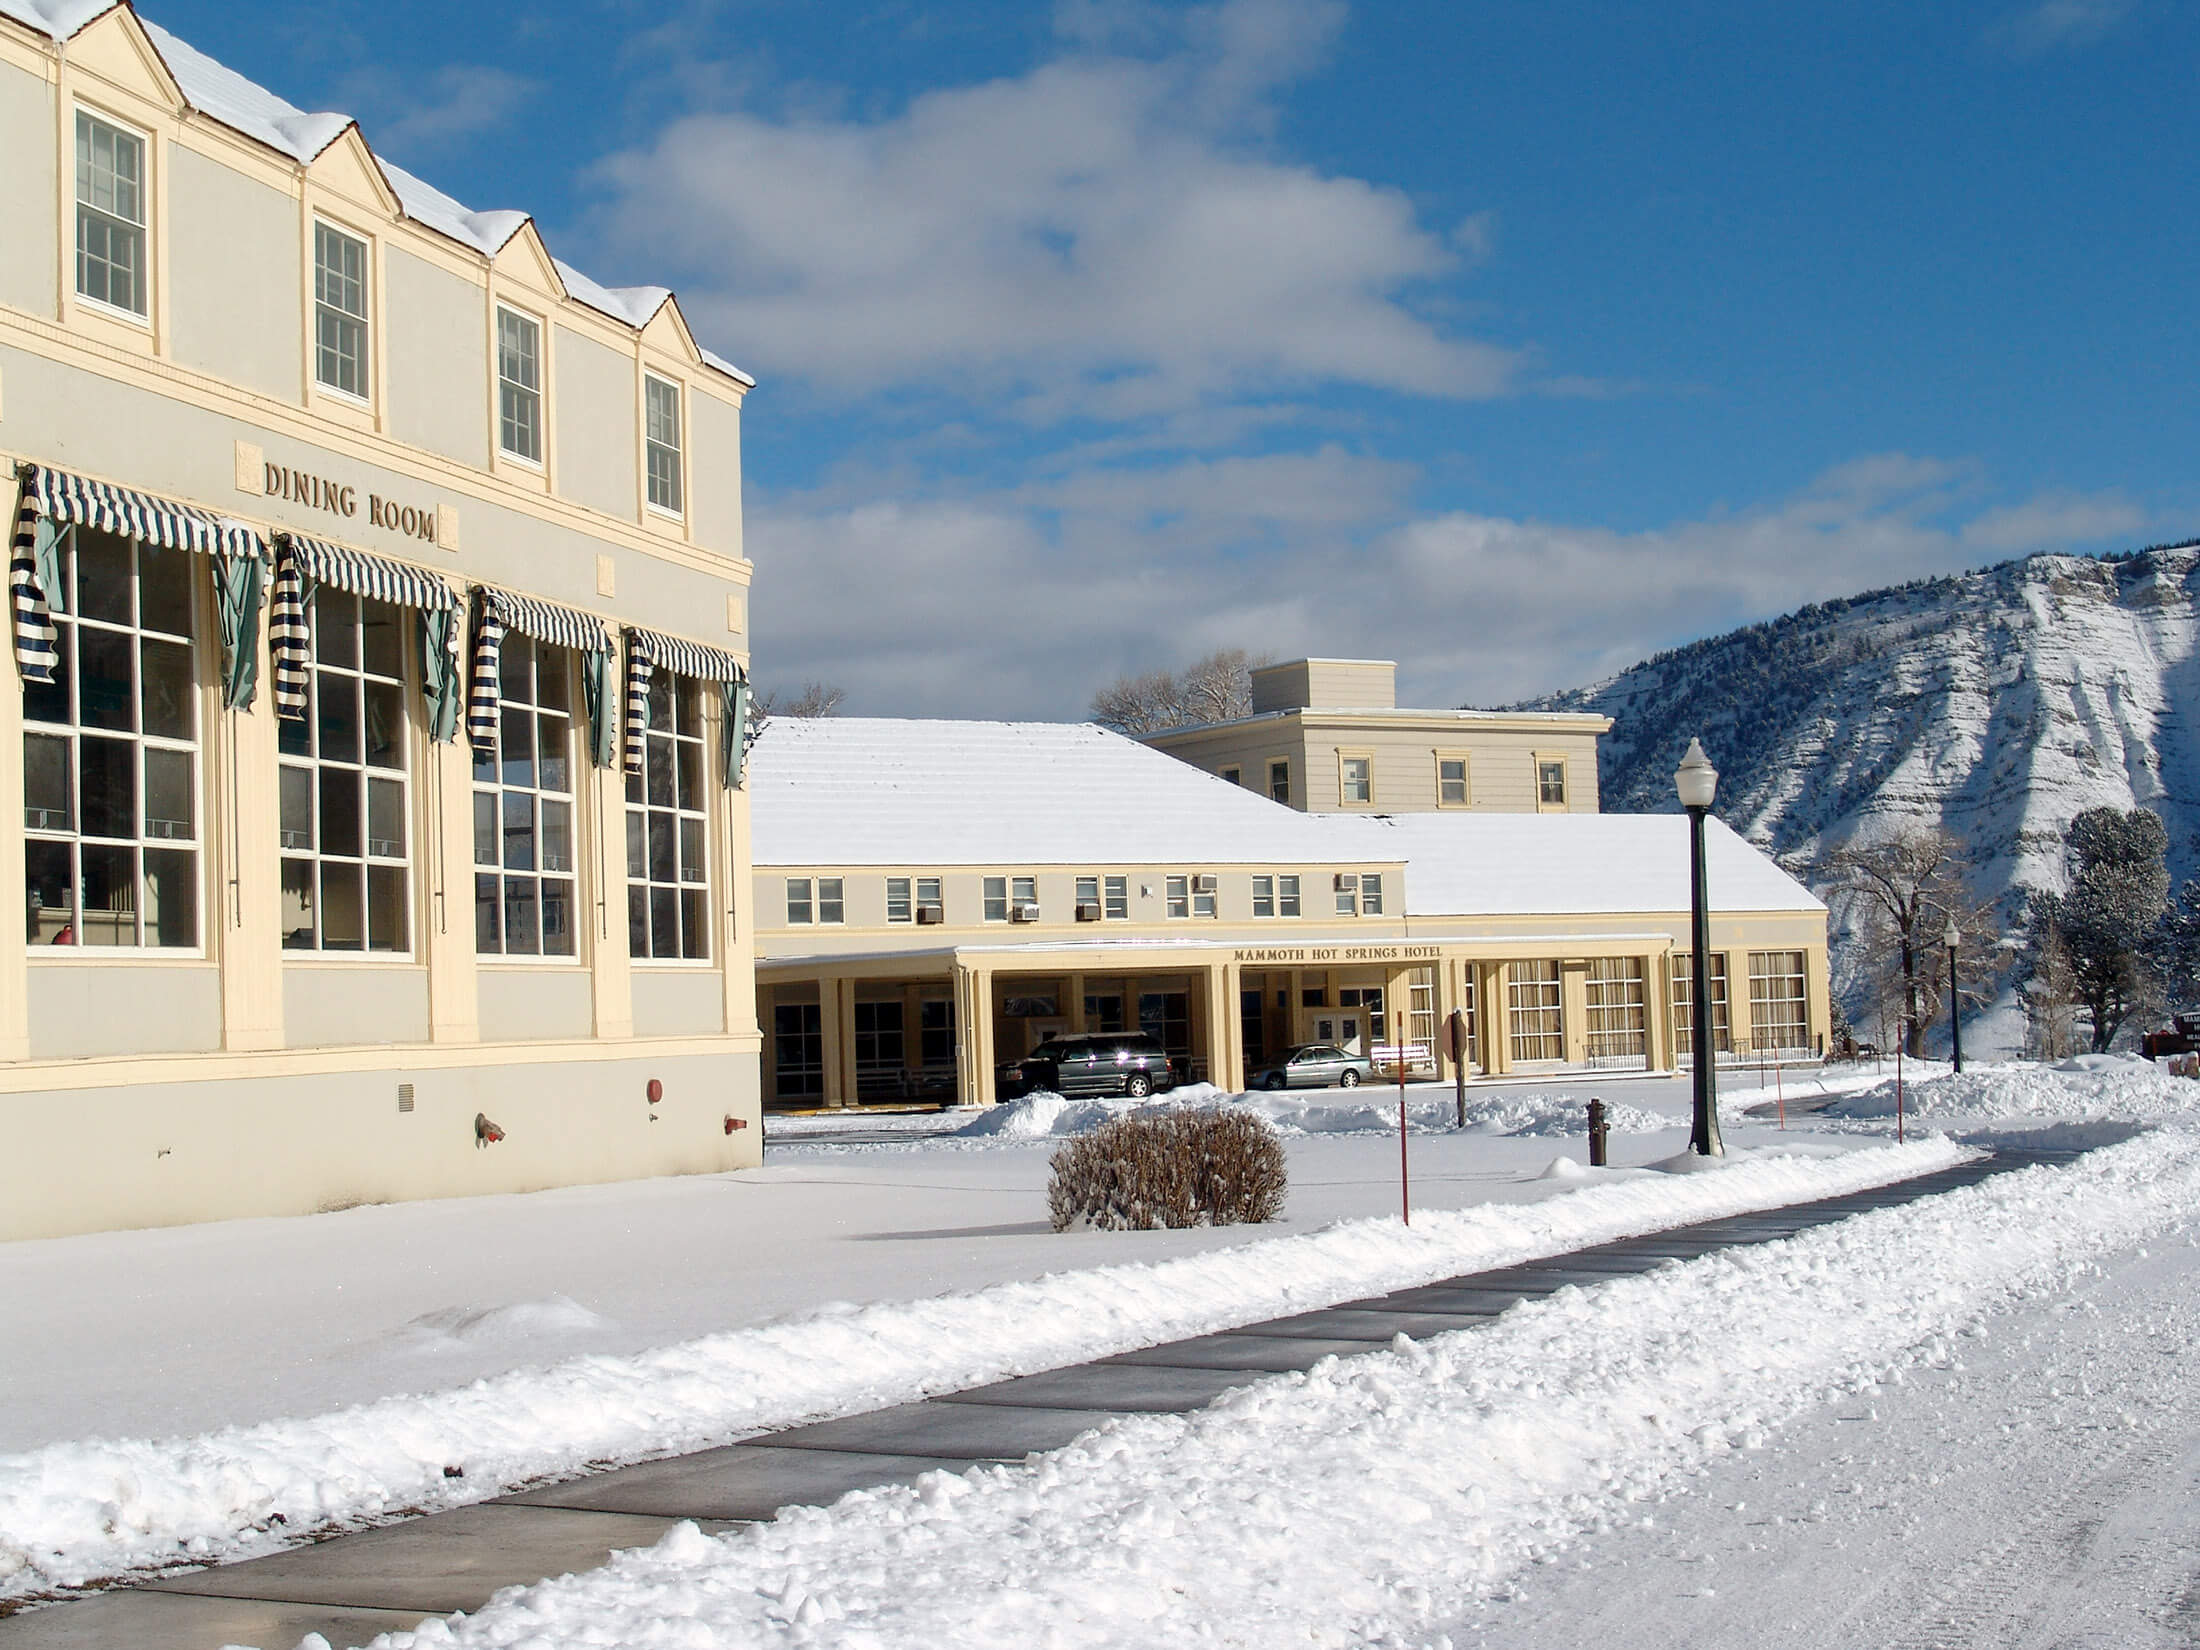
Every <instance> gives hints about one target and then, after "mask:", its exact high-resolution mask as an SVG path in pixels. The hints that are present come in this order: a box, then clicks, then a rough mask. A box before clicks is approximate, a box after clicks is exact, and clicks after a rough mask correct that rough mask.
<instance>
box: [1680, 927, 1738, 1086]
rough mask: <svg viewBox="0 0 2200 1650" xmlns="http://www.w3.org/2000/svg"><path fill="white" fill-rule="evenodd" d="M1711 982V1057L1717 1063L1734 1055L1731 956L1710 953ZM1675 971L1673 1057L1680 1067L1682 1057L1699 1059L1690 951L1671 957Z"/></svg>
mask: <svg viewBox="0 0 2200 1650" xmlns="http://www.w3.org/2000/svg"><path fill="white" fill-rule="evenodd" d="M1704 955H1705V956H1706V958H1707V959H1708V960H1709V968H1710V974H1709V980H1710V985H1711V1058H1712V1061H1713V1063H1714V1064H1715V1063H1717V1061H1718V1058H1719V1056H1720V1055H1722V1054H1732V1053H1733V1052H1734V1001H1733V994H1732V990H1731V986H1730V982H1729V978H1728V973H1727V967H1728V962H1727V959H1728V953H1727V952H1725V951H1708V952H1706V953H1704ZM1672 959H1673V960H1672V971H1673V1054H1674V1063H1675V1064H1676V1065H1678V1064H1679V1063H1680V1060H1681V1058H1682V1057H1683V1056H1685V1057H1687V1058H1688V1059H1689V1060H1691V1061H1693V1060H1694V1059H1695V1057H1696V1025H1695V1017H1694V1016H1695V1010H1694V1007H1693V999H1694V996H1695V991H1696V976H1695V973H1694V969H1695V959H1694V955H1693V953H1691V952H1687V951H1675V952H1674V953H1673V954H1672Z"/></svg>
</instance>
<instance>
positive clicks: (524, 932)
mask: <svg viewBox="0 0 2200 1650" xmlns="http://www.w3.org/2000/svg"><path fill="white" fill-rule="evenodd" d="M573 748H574V728H573V656H572V654H571V653H570V652H568V651H567V650H566V649H564V648H562V647H551V646H549V645H548V644H547V643H543V642H537V641H534V640H532V639H531V638H529V637H526V636H522V635H520V634H519V633H518V632H516V631H515V632H513V633H511V634H509V635H507V636H506V637H505V638H504V647H503V651H502V656H501V658H500V659H499V661H498V672H497V748H496V751H495V753H494V754H493V755H492V754H490V753H488V752H485V751H483V750H482V749H481V748H480V747H478V746H477V747H475V750H474V947H475V949H476V950H477V951H479V952H481V953H482V954H483V955H488V956H506V957H571V956H574V955H576V954H577V939H578V934H579V926H578V921H577V913H576V904H577V896H576V893H575V886H574V884H575V877H576V868H577V866H578V864H579V855H578V853H577V851H576V837H575V832H574V811H573V795H574V773H573Z"/></svg>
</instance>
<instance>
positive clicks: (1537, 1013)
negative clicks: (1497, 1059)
mask: <svg viewBox="0 0 2200 1650" xmlns="http://www.w3.org/2000/svg"><path fill="white" fill-rule="evenodd" d="M1511 974H1512V979H1511V983H1510V984H1509V985H1508V986H1507V987H1506V992H1507V995H1508V996H1509V998H1510V999H1511V1000H1510V1002H1509V1004H1508V1005H1507V1006H1508V1007H1509V1008H1510V1009H1511V1018H1512V1057H1513V1058H1514V1059H1515V1060H1518V1061H1520V1062H1522V1063H1523V1064H1527V1063H1531V1062H1533V1061H1537V1060H1563V1059H1565V1058H1566V1025H1565V1011H1564V1009H1563V1008H1562V1006H1561V1004H1560V998H1559V981H1558V964H1557V963H1555V962H1516V963H1514V964H1513V965H1512V969H1511Z"/></svg>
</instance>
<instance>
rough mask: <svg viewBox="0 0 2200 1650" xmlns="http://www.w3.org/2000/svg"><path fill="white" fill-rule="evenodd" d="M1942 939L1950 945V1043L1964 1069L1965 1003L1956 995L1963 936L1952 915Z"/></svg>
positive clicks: (1959, 1065) (1961, 1067)
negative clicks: (1960, 947)
mask: <svg viewBox="0 0 2200 1650" xmlns="http://www.w3.org/2000/svg"><path fill="white" fill-rule="evenodd" d="M1940 937H1941V940H1942V942H1943V943H1944V944H1946V946H1947V947H1948V1045H1949V1049H1950V1052H1951V1053H1953V1054H1954V1056H1955V1064H1956V1070H1958V1071H1961V1070H1962V1069H1963V1004H1962V1001H1961V1000H1960V999H1959V998H1958V997H1957V996H1956V947H1957V946H1958V945H1959V944H1961V943H1962V940H1963V936H1962V935H1961V934H1959V933H1957V932H1956V919H1955V918H1954V917H1950V918H1949V919H1948V926H1947V927H1946V928H1945V929H1943V930H1942V931H1941V935H1940Z"/></svg>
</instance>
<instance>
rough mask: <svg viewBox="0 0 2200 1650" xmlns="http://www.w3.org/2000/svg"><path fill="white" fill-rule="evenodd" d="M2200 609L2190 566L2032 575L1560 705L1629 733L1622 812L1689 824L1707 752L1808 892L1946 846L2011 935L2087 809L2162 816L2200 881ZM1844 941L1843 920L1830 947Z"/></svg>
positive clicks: (1834, 623)
mask: <svg viewBox="0 0 2200 1650" xmlns="http://www.w3.org/2000/svg"><path fill="white" fill-rule="evenodd" d="M2196 596H2200V548H2195V547H2192V546H2180V547H2177V548H2172V549H2160V550H2149V551H2144V552H2141V553H2139V554H2137V555H2134V556H2130V557H2126V558H2122V559H2119V560H2113V561H2100V560H2092V559H2088V558H2084V557H2077V556H2059V555H2042V556H2032V557H2029V558H2027V559H2025V560H2023V561H2016V562H2009V563H2006V564H2004V565H2002V566H2000V567H1993V568H1988V569H1986V570H1984V571H1982V572H1977V573H1967V574H1964V575H1961V576H1960V577H1955V578H1945V579H1931V580H1921V581H1919V582H1918V583H1915V584H1909V585H1902V586H1899V587H1897V588H1895V589H1891V590H1880V591H1873V592H1870V593H1867V594H1865V595H1861V596H1856V597H1852V598H1850V599H1848V600H1846V601H1840V602H1827V603H1822V604H1818V605H1815V606H1811V607H1806V608H1802V609H1800V610H1799V611H1797V612H1795V613H1791V614H1789V615H1787V616H1786V617H1784V618H1780V619H1776V620H1773V621H1771V622H1770V623H1767V624H1761V625H1752V626H1750V627H1748V628H1747V629H1744V630H1738V631H1735V632H1733V633H1732V634H1730V635H1726V636H1721V637H1717V638H1714V639H1712V640H1709V641H1703V642H1697V643H1693V644H1691V645H1690V646H1688V647H1684V648H1679V649H1676V650H1675V651H1673V652H1671V653H1667V654H1662V655H1660V656H1659V657H1657V658H1655V659H1652V660H1649V661H1648V662H1646V663H1644V664H1640V665H1637V666H1635V667H1634V668H1633V669H1631V670H1628V671H1626V672H1623V673H1622V674H1621V675H1619V676H1617V677H1615V678H1613V679H1612V680H1611V681H1609V682H1604V683H1601V684H1598V685H1596V686H1594V687H1588V688H1580V689H1575V690H1573V691H1571V692H1568V693H1564V694H1560V695H1557V696H1555V697H1554V698H1552V699H1551V700H1549V701H1546V702H1547V703H1548V704H1550V705H1552V706H1554V707H1557V708H1563V709H1569V710H1572V709H1579V710H1598V711H1602V712H1604V713H1606V714H1607V715H1609V716H1611V717H1613V718H1614V723H1615V725H1614V727H1613V729H1612V732H1611V733H1610V734H1609V735H1607V736H1606V738H1605V740H1604V746H1603V754H1602V761H1601V763H1600V766H1601V768H1602V773H1601V775H1600V777H1601V780H1602V783H1603V790H1604V805H1605V807H1606V808H1607V809H1612V810H1616V811H1661V812H1662V811H1670V810H1672V809H1673V808H1675V807H1677V803H1676V802H1675V800H1674V796H1673V769H1674V767H1675V766H1676V765H1677V764H1678V763H1679V760H1680V756H1681V752H1682V751H1683V750H1685V749H1686V748H1687V744H1688V739H1689V737H1690V735H1696V736H1699V737H1701V738H1702V740H1703V743H1704V749H1705V750H1706V751H1707V752H1708V753H1709V754H1710V756H1711V759H1712V761H1713V762H1715V763H1716V764H1717V765H1718V767H1719V771H1720V781H1719V802H1718V808H1717V812H1718V814H1719V815H1720V817H1721V818H1723V819H1725V820H1726V821H1727V823H1728V824H1730V825H1732V826H1733V827H1734V828H1735V829H1736V830H1738V831H1740V832H1742V833H1743V834H1744V835H1746V836H1748V837H1749V838H1750V839H1751V840H1752V841H1754V842H1756V843H1758V844H1759V845H1760V846H1763V847H1766V848H1769V849H1770V850H1771V851H1772V852H1773V853H1775V854H1776V855H1777V856H1779V858H1780V859H1781V860H1782V862H1783V863H1785V864H1787V865H1789V866H1790V867H1791V868H1793V869H1797V870H1798V871H1803V872H1805V880H1810V878H1809V876H1808V874H1807V869H1806V868H1807V866H1808V865H1809V864H1810V863H1811V862H1813V861H1815V860H1816V859H1817V858H1818V856H1819V855H1820V854H1821V853H1822V852H1823V851H1825V850H1826V849H1828V848H1831V847H1834V846H1837V845H1839V844H1841V843H1843V842H1846V841H1849V840H1851V839H1852V838H1859V839H1862V840H1867V841H1868V840H1871V839H1873V838H1877V837H1883V836H1886V835H1890V834H1892V833H1894V832H1895V831H1898V830H1900V829H1901V828H1903V827H1904V826H1906V825H1910V824H1913V823H1917V824H1924V825H1940V826H1945V827H1946V828H1947V829H1948V830H1949V831H1951V832H1953V833H1954V834H1955V835H1957V836H1958V837H1961V838H1962V839H1964V840H1965V841H1966V842H1968V843H1969V844H1970V847H1971V856H1972V861H1973V865H1974V873H1973V876H1972V892H1973V894H1974V895H1976V896H1977V897H1979V898H1980V899H1986V900H1992V901H1995V902H1996V905H1997V909H1998V910H1999V912H2000V914H2001V916H2002V919H2003V922H2004V924H2005V926H2006V927H2007V928H2009V929H2011V930H2013V929H2014V927H2015V925H2016V923H2017V920H2018V918H2019V916H2020V913H2021V911H2022V907H2023V903H2024V898H2025V893H2026V891H2027V890H2030V889H2034V888H2054V887H2059V886H2060V884H2061V880H2062V869H2061V862H2062V837H2063V831H2064V829H2065V827H2067V825H2068V824H2069V822H2070V820H2071V819H2072V818H2073V817H2074V816H2075V815H2076V814H2077V813H2078V812H2079V811H2080V810H2082V809H2085V808H2089V807H2094V806H2097V805H2101V804H2107V805H2111V806H2114V807H2119V808H2129V807H2134V806H2141V807H2147V808H2151V809H2153V810H2155V812H2157V813H2159V814H2160V815H2161V817H2162V821H2163V823H2164V824H2165V825H2166V826H2167V827H2168V829H2169V838H2170V869H2171V872H2172V875H2173V876H2174V878H2175V879H2176V880H2177V881H2179V882H2182V881H2183V880H2184V879H2185V878H2186V877H2187V876H2190V875H2192V874H2193V873H2194V871H2195V870H2196V869H2200V657H2196V653H2200V617H2196V614H2195V598H2196ZM1849 926H1850V924H1849V919H1848V915H1847V913H1846V912H1844V911H1842V910H1840V909H1839V906H1838V903H1837V906H1836V912H1835V922H1834V930H1835V940H1836V944H1837V946H1838V945H1839V944H1840V942H1841V941H1842V940H1844V939H1845V938H1846V937H1847V931H1848V929H1849ZM1836 972H1837V976H1838V974H1839V972H1840V970H1839V968H1838V966H1837V971H1836ZM1837 983H1839V982H1838V981H1837ZM1844 995H1847V993H1845V992H1844Z"/></svg>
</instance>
